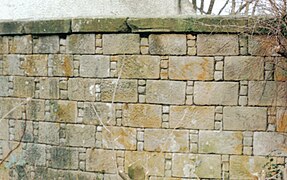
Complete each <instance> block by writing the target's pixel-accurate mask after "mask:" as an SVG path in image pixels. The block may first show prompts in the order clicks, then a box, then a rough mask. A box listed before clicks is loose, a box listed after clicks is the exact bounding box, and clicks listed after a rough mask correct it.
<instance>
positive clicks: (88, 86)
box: [68, 78, 100, 101]
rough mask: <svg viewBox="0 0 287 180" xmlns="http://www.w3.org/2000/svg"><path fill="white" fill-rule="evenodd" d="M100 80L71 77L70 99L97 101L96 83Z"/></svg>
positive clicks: (69, 86)
mask: <svg viewBox="0 0 287 180" xmlns="http://www.w3.org/2000/svg"><path fill="white" fill-rule="evenodd" d="M99 82H100V80H94V79H83V78H70V79H69V81H68V97H69V100H78V101H95V99H96V83H99Z"/></svg>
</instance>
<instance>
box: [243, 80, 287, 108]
mask: <svg viewBox="0 0 287 180" xmlns="http://www.w3.org/2000/svg"><path fill="white" fill-rule="evenodd" d="M286 98H287V82H275V81H250V82H249V85H248V104H249V105H259V106H286V103H287V102H286Z"/></svg>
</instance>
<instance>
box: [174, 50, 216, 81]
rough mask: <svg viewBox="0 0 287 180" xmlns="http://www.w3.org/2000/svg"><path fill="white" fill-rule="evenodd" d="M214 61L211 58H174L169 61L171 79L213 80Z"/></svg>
mask: <svg viewBox="0 0 287 180" xmlns="http://www.w3.org/2000/svg"><path fill="white" fill-rule="evenodd" d="M213 68H214V60H213V58H210V57H193V56H189V57H180V56H173V57H170V60H169V78H170V79H176V80H212V79H213Z"/></svg>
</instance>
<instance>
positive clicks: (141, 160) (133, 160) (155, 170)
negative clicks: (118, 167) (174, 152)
mask: <svg viewBox="0 0 287 180" xmlns="http://www.w3.org/2000/svg"><path fill="white" fill-rule="evenodd" d="M132 166H138V167H143V169H144V170H145V173H146V175H147V176H148V175H154V176H163V175H164V154H163V153H154V152H138V151H134V152H132V151H126V153H125V166H124V167H125V172H126V173H128V169H129V167H132Z"/></svg>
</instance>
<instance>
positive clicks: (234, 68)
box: [224, 56, 264, 80]
mask: <svg viewBox="0 0 287 180" xmlns="http://www.w3.org/2000/svg"><path fill="white" fill-rule="evenodd" d="M263 79H264V58H261V57H253V56H238V57H237V56H236V57H231V56H230V57H225V59H224V80H263Z"/></svg>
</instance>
